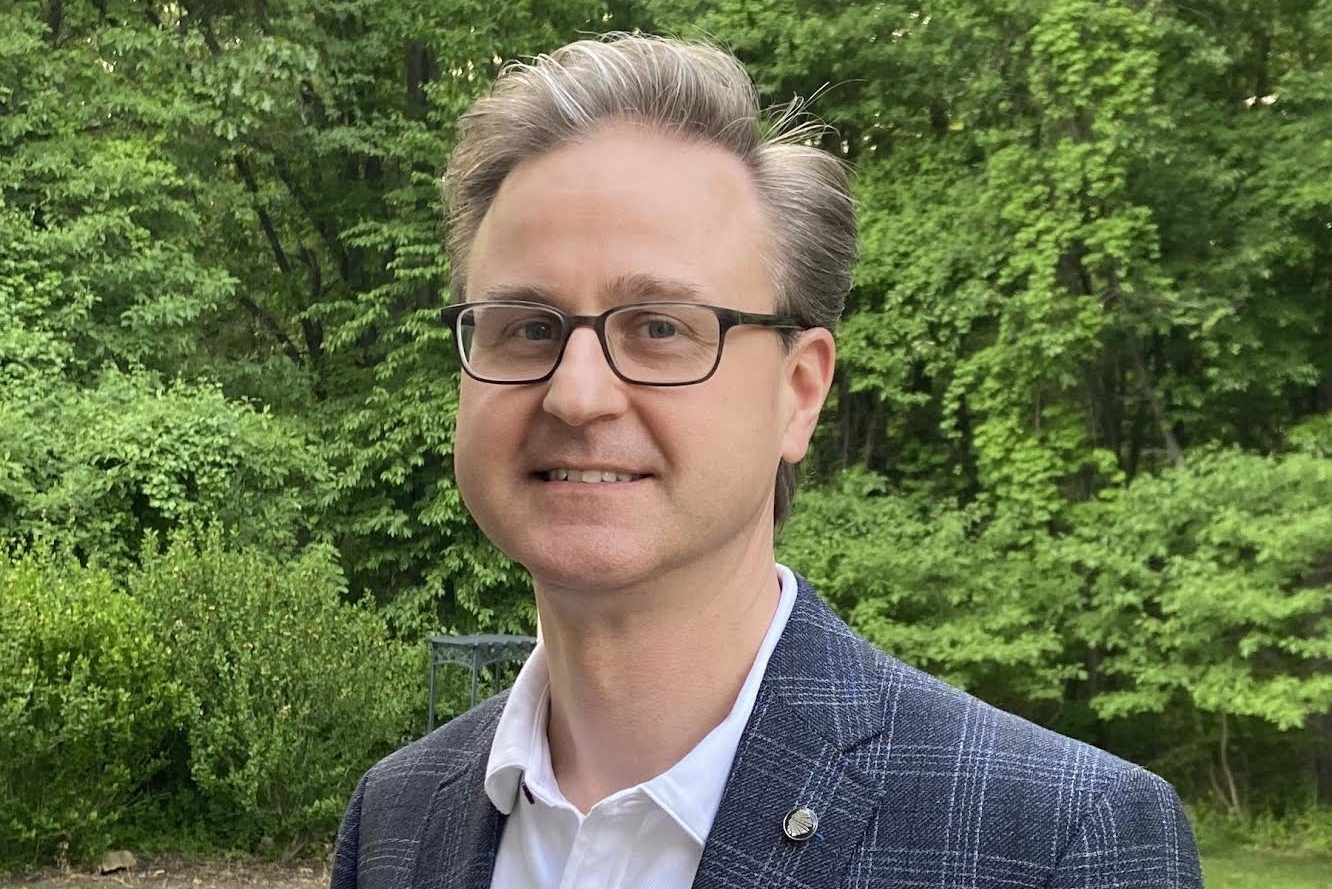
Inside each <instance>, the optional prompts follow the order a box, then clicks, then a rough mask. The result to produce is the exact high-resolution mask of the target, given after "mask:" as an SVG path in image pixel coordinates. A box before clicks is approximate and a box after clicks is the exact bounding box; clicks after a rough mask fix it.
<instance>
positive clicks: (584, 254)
mask: <svg viewBox="0 0 1332 889" xmlns="http://www.w3.org/2000/svg"><path fill="white" fill-rule="evenodd" d="M766 238H767V230H766V224H765V221H764V218H763V214H762V208H761V206H760V203H759V199H758V195H757V192H756V191H755V189H754V186H753V184H752V182H751V179H750V176H749V174H748V172H747V171H746V170H745V168H744V166H743V164H741V162H740V161H739V160H738V159H736V158H734V157H732V156H731V155H729V154H728V153H726V152H725V151H723V150H721V149H719V148H716V147H713V146H708V145H698V144H691V143H688V142H684V141H681V140H677V139H674V138H670V137H667V136H663V135H660V134H657V133H653V132H651V131H649V130H647V129H645V128H642V127H637V126H631V125H628V124H624V125H617V126H615V127H611V128H607V129H605V130H602V131H600V132H598V133H597V134H595V135H594V136H593V137H591V138H589V139H586V140H584V141H581V142H578V143H573V144H570V145H567V146H564V147H561V148H560V149H558V150H556V151H554V152H551V153H549V154H546V155H543V156H541V157H538V158H535V159H532V160H529V161H526V162H524V163H523V164H520V165H519V166H518V167H517V168H516V169H515V170H514V171H513V172H512V173H511V174H510V175H509V176H508V178H507V179H506V180H505V181H504V184H503V185H502V187H501V188H500V191H499V194H498V195H497V196H496V198H495V201H494V203H493V204H492V205H491V207H490V209H489V211H488V213H487V214H486V216H485V219H484V220H483V221H482V224H481V226H480V229H479V231H478V233H477V237H476V239H475V241H474V243H473V245H472V250H471V254H470V261H469V269H468V285H467V291H468V292H467V299H468V301H470V302H477V301H481V300H485V299H487V298H493V297H494V296H495V295H497V294H502V295H504V296H506V297H510V298H511V297H512V295H513V294H515V293H523V294H540V295H542V298H545V299H548V300H549V301H550V302H551V303H552V304H554V305H555V306H556V307H557V308H559V309H562V310H563V311H565V312H567V313H569V314H579V315H596V314H600V313H601V312H604V311H605V310H607V309H609V308H612V307H614V306H617V305H623V304H625V303H631V302H635V301H642V300H675V299H693V300H697V301H699V302H704V303H709V304H712V305H719V306H725V307H729V308H736V309H741V310H745V311H750V312H763V313H771V312H773V310H774V289H773V282H772V278H771V275H770V273H769V271H768V268H767V266H766V265H765V264H764V262H763V259H762V254H761V251H762V248H763V246H764V244H765V243H766ZM526 298H532V297H531V296H527V297H526ZM805 336H806V337H811V336H812V337H813V338H814V339H815V340H818V341H819V342H820V343H822V342H823V339H820V337H822V338H824V339H827V343H826V350H827V355H826V358H827V362H826V363H827V365H828V367H827V370H828V371H829V372H830V370H831V340H830V339H828V338H827V334H826V333H824V332H822V331H819V332H815V333H813V334H806V335H805ZM800 353H801V349H799V348H797V350H796V351H795V352H794V353H792V354H787V352H786V351H785V350H784V349H783V348H782V345H781V340H780V336H779V334H778V333H777V332H775V331H773V330H765V329H762V328H756V327H738V328H734V329H732V330H731V331H730V333H729V334H728V335H727V337H726V342H725V347H724V349H723V352H722V360H721V364H720V366H719V367H718V368H717V371H716V373H715V374H714V375H713V376H712V377H711V378H710V379H709V380H707V381H705V382H703V383H699V384H696V385H692V386H682V387H679V388H661V387H649V386H638V385H633V384H629V383H625V382H623V381H621V380H620V379H619V378H617V377H616V376H615V374H614V373H613V372H612V370H611V369H610V367H609V366H608V365H607V363H606V359H605V357H604V355H603V354H602V351H601V347H600V345H599V343H598V342H597V338H596V334H595V332H594V331H592V330H591V329H589V328H579V329H577V330H575V331H574V333H573V335H572V338H571V339H570V340H569V343H568V346H567V348H566V350H565V353H564V358H563V360H562V362H561V363H560V365H559V367H558V368H557V369H556V371H555V373H554V376H553V377H552V378H551V379H550V380H548V381H546V382H543V383H532V384H523V385H496V384H491V383H481V382H477V381H475V380H472V379H470V378H466V377H464V379H463V381H462V391H461V394H460V407H459V412H458V428H457V437H456V452H455V465H456V469H457V476H458V485H459V488H460V490H461V491H462V494H463V498H464V500H465V501H466V503H467V506H468V509H470V510H471V512H472V515H473V516H474V517H475V518H476V520H477V522H478V524H479V525H480V526H481V528H482V530H483V531H485V533H486V534H487V536H489V537H490V539H491V540H492V541H494V542H495V544H496V545H497V546H498V547H499V548H500V549H502V550H503V551H504V552H506V553H508V554H509V555H510V556H511V557H512V558H514V559H515V560H517V561H518V562H520V563H522V564H523V565H524V566H526V567H527V569H528V570H529V571H530V572H531V573H532V575H533V578H534V579H535V580H536V582H537V583H538V584H544V585H547V586H558V587H566V588H579V589H589V588H593V587H603V588H615V587H623V586H626V585H631V584H634V583H637V582H641V581H643V580H647V579H651V578H659V577H662V576H663V575H664V574H665V573H667V572H670V571H672V570H673V569H678V568H681V567H684V566H691V565H704V566H706V565H708V564H714V565H725V564H726V562H727V560H734V559H738V558H741V557H742V556H743V555H744V554H745V553H747V552H752V551H754V550H755V548H757V549H759V550H762V549H763V548H765V547H766V551H767V553H768V554H769V555H770V554H771V533H772V487H773V476H774V473H775V471H776V469H777V465H778V461H779V459H781V458H783V457H785V458H786V459H788V460H797V459H799V458H800V457H801V456H803V453H804V450H805V446H806V444H807V443H808V438H809V434H810V431H811V430H812V426H813V416H811V415H810V410H809V405H808V404H807V402H808V401H809V399H810V397H811V396H810V392H809V391H807V390H809V389H810V386H809V383H808V381H807V380H806V381H804V382H803V383H802V381H801V380H800V374H801V372H802V371H801V368H802V367H803V365H802V364H801V359H800ZM806 363H808V362H807V361H806ZM806 376H808V374H806ZM825 376H826V374H825ZM822 385H823V387H824V390H823V391H826V380H824V381H823V383H822ZM802 386H803V388H802ZM823 391H819V392H818V393H817V395H818V398H817V400H818V401H819V402H820V403H821V401H822V395H823ZM817 409H818V405H817V404H815V405H814V407H813V414H814V415H817ZM557 469H568V470H579V471H580V473H581V472H587V471H593V470H605V471H609V472H614V473H620V474H629V475H632V476H633V480H632V481H609V482H606V481H601V482H595V483H590V482H585V481H575V480H554V481H552V480H550V479H549V477H548V476H549V474H550V471H551V470H557ZM571 474H572V473H571Z"/></svg>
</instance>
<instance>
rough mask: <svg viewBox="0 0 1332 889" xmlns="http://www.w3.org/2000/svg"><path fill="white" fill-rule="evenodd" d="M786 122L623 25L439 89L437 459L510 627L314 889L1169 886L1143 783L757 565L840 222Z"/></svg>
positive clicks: (346, 829)
mask: <svg viewBox="0 0 1332 889" xmlns="http://www.w3.org/2000/svg"><path fill="white" fill-rule="evenodd" d="M788 122H789V121H788ZM782 123H783V121H778V125H779V126H780V125H781V124H782ZM803 135H806V134H802V133H800V132H796V133H795V134H794V135H791V134H786V135H782V134H780V133H779V134H777V135H765V133H764V132H763V128H762V126H761V123H760V119H759V117H758V112H757V100H756V97H755V95H754V92H753V88H752V86H751V84H750V82H749V80H748V78H747V77H746V75H745V73H744V71H743V69H742V68H741V67H740V66H739V64H738V63H737V62H736V61H735V60H734V59H733V58H731V57H730V56H729V55H727V54H726V53H724V52H722V51H720V50H717V49H715V48H712V47H707V46H699V45H691V44H685V43H679V42H674V41H665V40H658V39H652V38H644V37H624V36H621V37H616V38H612V39H608V40H605V41H583V42H579V43H575V44H572V45H570V46H567V47H565V48H564V49H561V50H559V51H558V52H556V53H555V54H554V55H553V56H550V57H543V58H541V59H539V60H538V61H537V62H536V63H535V64H533V65H528V66H518V67H515V68H512V69H510V70H509V71H508V72H507V73H506V74H505V75H504V76H502V77H501V78H500V80H499V81H498V83H497V84H496V86H495V88H494V91H493V92H492V93H491V95H489V96H488V97H486V98H484V99H482V100H480V101H479V102H478V103H477V104H476V106H475V107H474V108H473V109H472V110H471V111H470V112H469V113H468V115H467V116H466V117H465V118H464V119H463V121H462V129H461V137H460V142H459V145H458V148H457V150H456V152H455V153H454V155H453V157H452V159H451V161H450V164H449V169H448V173H447V176H446V192H447V195H448V199H449V202H450V208H451V230H450V243H449V247H450V252H451V256H452V262H453V266H452V267H453V274H454V279H453V290H454V302H453V304H452V305H451V306H450V307H449V308H448V309H447V310H445V319H446V321H447V322H448V323H449V325H450V326H451V327H452V329H453V331H454V334H455V339H456V340H457V343H458V346H459V350H460V355H461V357H462V360H463V364H464V368H465V370H466V376H465V377H464V379H463V381H462V391H461V393H460V403H459V411H458V425H457V436H456V454H455V464H456V469H457V478H458V485H459V488H460V490H461V492H462V494H463V497H464V499H465V500H466V503H467V506H468V508H469V509H470V511H471V513H472V515H473V516H474V517H475V518H476V520H477V522H478V524H479V525H480V527H481V528H482V529H483V530H484V531H485V533H486V534H487V535H488V536H489V537H490V539H491V540H493V541H494V542H495V544H496V545H497V546H499V547H500V549H502V550H503V551H504V552H506V553H507V554H509V555H510V556H511V557H513V558H514V559H515V560H517V561H518V562H520V563H521V564H522V565H524V566H525V567H526V568H527V570H528V571H529V572H531V575H532V581H533V587H534V589H535V594H536V602H537V608H538V612H539V614H540V617H541V626H542V635H543V641H542V642H541V644H539V645H538V646H537V649H536V651H534V652H533V654H532V656H531V658H530V659H529V660H528V662H527V663H526V664H525V665H524V667H523V669H522V672H521V673H520V675H519V677H518V680H517V682H516V683H515V685H514V687H513V689H512V690H511V691H510V692H509V693H508V694H501V695H499V696H497V697H495V698H493V699H492V700H490V701H488V702H486V703H484V704H482V705H480V706H479V707H477V708H475V709H473V710H472V711H470V712H469V713H466V714H464V715H463V716H460V717H458V718H457V719H455V720H453V721H452V722H451V723H449V724H448V725H446V726H444V727H443V728H441V729H439V730H438V731H436V732H434V733H433V734H431V735H430V736H428V737H426V738H423V739H421V740H420V741H418V742H416V743H414V744H412V745H410V746H408V747H406V748H404V749H403V750H400V751H398V752H397V753H395V754H394V755H392V756H390V757H388V758H387V759H385V760H384V761H382V762H380V763H379V764H378V765H376V766H375V767H374V768H372V769H371V770H370V772H369V773H367V775H366V776H365V777H364V778H363V779H362V780H361V782H360V784H359V786H358V787H357V789H356V792H355V794H354V796H353V797H352V800H351V803H350V806H349V807H348V810H347V814H346V816H345V818H344V821H343V826H342V830H341V832H340V834H339V838H338V848H337V854H336V859H335V865H334V871H333V884H334V886H335V887H337V889H351V887H353V886H360V887H363V889H378V887H407V886H422V887H425V886H432V887H436V886H437V887H454V886H459V887H476V889H483V887H488V886H494V887H503V889H509V887H515V889H519V887H524V889H525V887H552V889H553V887H557V886H558V887H584V886H597V887H613V886H626V887H662V889H664V887H681V889H683V887H687V886H691V885H692V886H698V887H742V886H746V887H747V886H752V887H765V889H766V887H773V886H791V887H796V886H801V887H814V886H818V887H822V886H830V887H831V886H837V887H842V886H846V887H852V886H855V887H870V886H873V887H890V886H901V887H907V886H913V887H914V886H938V887H1000V886H1002V887H1100V886H1107V887H1108V886H1117V887H1143V889H1146V887H1194V886H1200V885H1201V880H1200V877H1199V873H1198V863H1197V856H1196V852H1195V849H1194V845H1193V840H1192V837H1191V834H1190V831H1189V828H1188V824H1187V822H1186V821H1185V817H1184V813H1183V811H1182V810H1181V808H1180V806H1179V802H1178V800H1177V798H1176V796H1175V794H1174V792H1173V791H1172V790H1171V789H1170V787H1169V786H1168V785H1167V784H1165V783H1164V782H1163V781H1161V780H1160V779H1159V778H1157V777H1155V776H1153V775H1151V774H1150V773H1148V772H1145V771H1143V770H1142V769H1139V768H1137V767H1136V766H1133V765H1131V764H1129V763H1126V762H1123V761H1121V760H1119V759H1116V758H1114V757H1112V756H1110V755H1109V754H1106V753H1102V752H1101V751H1098V750H1095V749H1094V748H1091V747H1088V746H1086V745H1083V744H1080V743H1078V742H1075V741H1071V740H1068V739H1065V738H1062V737H1059V736H1057V735H1054V734H1052V733H1050V732H1048V731H1045V730H1043V729H1040V728H1038V727H1036V726H1034V725H1031V724H1030V723H1027V722H1024V721H1023V720H1021V719H1018V718H1016V717H1014V716H1011V715H1009V714H1006V713H1002V712H1000V711H997V710H995V709H993V708H991V707H989V706H987V705H985V704H983V703H981V702H980V701H978V700H976V699H974V698H972V697H970V696H968V695H965V694H963V693H961V692H959V691H957V690H954V689H952V688H950V687H948V686H947V685H944V684H943V683H941V682H939V681H937V680H935V679H933V678H931V677H929V676H926V675H924V674H922V673H920V672H918V671H916V670H913V669H911V668H909V667H907V666H905V665H903V664H901V663H899V662H898V661H895V660H893V659H892V658H891V657H889V656H887V655H885V654H883V653H881V652H879V651H877V650H875V649H874V648H872V647H871V646H869V645H868V644H867V643H865V642H864V641H862V640H860V639H859V638H858V637H856V636H855V635H854V634H853V633H852V632H851V631H850V630H849V629H848V628H847V627H846V626H845V625H844V624H843V623H842V622H841V621H840V620H838V619H837V618H836V617H835V616H834V615H833V614H832V612H831V611H829V610H828V609H827V608H826V607H825V606H824V605H822V604H821V603H820V601H819V599H818V598H817V596H816V595H815V593H814V591H813V590H811V589H810V588H809V586H808V585H807V584H806V583H805V582H804V581H803V580H802V579H801V578H799V577H797V576H795V575H794V574H792V572H790V571H789V570H787V569H786V568H785V567H783V566H780V565H775V564H774V561H773V528H774V525H775V523H776V522H777V521H780V520H781V519H782V518H783V517H784V516H785V513H786V511H787V509H788V508H789V506H790V499H791V495H792V491H793V474H792V467H793V465H794V464H795V463H796V462H797V461H799V460H800V459H801V457H802V456H803V455H804V453H805V450H806V448H807V446H808V444H809V440H810V436H811V434H812V432H813V429H814V426H815V422H816V420H817V418H818V414H819V410H820V408H821V406H822V404H823V400H824V397H825V395H826V394H827V391H828V388H829V385H830V382H831V379H832V374H833V362H834V341H833V336H832V332H831V331H832V329H833V327H834V326H835V324H836V321H837V318H838V316H839V315H840V313H841V309H842V304H843V301H844V299H845V295H846V292H847V290H848V288H849V282H850V272H851V265H852V263H853V260H854V254H855V222H854V215H853V212H852V207H851V199H850V197H849V193H848V188H847V182H846V177H845V174H844V172H843V169H842V167H841V166H840V164H839V163H838V162H837V161H836V160H834V159H833V158H831V157H829V156H827V155H825V154H823V153H822V152H819V151H818V150H816V149H813V148H810V147H808V146H806V145H804V144H803V143H802V141H801V137H802V136H803ZM774 477H775V478H776V483H775V484H774Z"/></svg>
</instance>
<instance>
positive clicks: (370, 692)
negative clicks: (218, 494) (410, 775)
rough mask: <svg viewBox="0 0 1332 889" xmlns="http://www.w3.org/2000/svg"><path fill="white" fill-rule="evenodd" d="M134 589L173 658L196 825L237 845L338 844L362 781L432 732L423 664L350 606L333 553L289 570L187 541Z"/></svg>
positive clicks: (315, 553) (320, 551) (310, 554)
mask: <svg viewBox="0 0 1332 889" xmlns="http://www.w3.org/2000/svg"><path fill="white" fill-rule="evenodd" d="M130 587H131V589H132V590H133V592H134V594H135V596H136V597H137V598H138V599H139V600H140V601H141V602H142V603H143V604H144V606H145V607H146V608H147V609H148V610H149V611H151V612H152V613H153V615H154V617H155V619H156V620H158V621H159V622H160V623H161V625H162V627H163V628H164V632H165V635H166V637H167V640H168V643H169V645H170V646H171V649H172V651H173V654H174V666H175V670H176V675H177V676H178V677H179V679H180V681H181V683H182V684H183V686H184V695H185V698H186V700H187V702H188V716H187V717H186V720H185V724H184V732H185V734H186V739H185V740H186V743H185V744H184V745H182V748H181V749H183V750H184V751H186V753H185V755H186V756H187V757H188V773H189V775H190V777H191V779H192V781H193V783H194V785H195V788H196V790H197V793H198V802H197V806H198V807H199V808H198V810H197V811H196V812H195V813H194V814H195V815H196V816H197V817H198V818H199V819H200V820H201V821H202V822H204V823H205V824H206V825H207V826H208V828H209V829H210V830H211V831H212V832H213V833H214V834H215V836H216V837H217V838H218V839H219V840H220V841H222V842H224V843H229V844H243V845H249V844H251V843H253V842H254V841H255V840H257V839H258V838H259V837H261V836H265V835H267V836H272V837H274V838H277V839H281V840H285V841H289V842H292V843H293V844H297V845H298V844H300V843H302V842H303V841H305V840H307V839H310V838H312V837H316V836H320V835H321V834H325V833H328V832H331V831H332V830H333V829H335V827H336V825H337V821H338V818H339V816H340V815H341V814H342V811H343V808H344V806H345V805H346V802H347V799H348V797H349V796H350V794H351V791H352V788H353V787H354V786H355V783H356V779H357V778H358V777H359V776H360V774H361V772H362V771H364V770H365V769H366V768H367V767H368V766H369V765H370V764H371V763H373V762H374V760H375V759H376V758H378V757H379V756H381V755H383V754H384V753H386V752H388V751H390V750H392V749H394V748H396V747H397V746H399V745H401V744H402V743H403V742H404V741H405V740H406V739H407V738H408V737H409V736H410V735H411V734H412V729H413V728H414V727H416V723H417V722H424V713H423V704H424V700H425V689H424V684H423V682H422V676H423V671H422V669H421V659H422V653H421V651H420V650H418V649H417V648H416V647H415V646H411V647H408V646H404V645H402V644H399V643H396V642H392V641H389V639H388V633H387V631H386V628H385V626H384V623H383V621H382V619H381V618H380V617H379V616H378V615H376V614H375V613H373V612H372V611H371V610H370V609H369V608H367V607H363V606H349V605H346V604H344V602H343V601H342V594H343V587H344V581H343V577H342V574H341V572H340V570H339V568H338V566H337V563H336V560H335V557H334V556H333V554H332V553H331V551H330V550H328V549H326V548H313V549H310V550H308V551H306V552H305V553H304V554H303V555H302V556H301V557H300V558H299V559H297V560H294V561H281V560H278V559H277V558H275V557H273V556H271V555H269V554H266V553H261V552H258V551H256V550H254V549H250V548H244V549H236V548H231V547H228V546H227V545H226V544H225V543H224V541H223V540H222V538H221V535H220V534H219V533H217V532H209V533H206V534H202V535H191V536H180V537H178V538H177V539H176V540H175V541H174V542H173V543H172V545H171V546H170V547H169V548H168V549H167V550H166V551H165V552H164V553H158V552H154V551H153V550H152V549H151V548H150V549H149V550H148V551H146V552H145V553H144V556H143V561H142V567H141V568H140V569H139V570H138V571H136V572H135V573H134V574H132V575H131V578H130ZM178 796H179V794H178Z"/></svg>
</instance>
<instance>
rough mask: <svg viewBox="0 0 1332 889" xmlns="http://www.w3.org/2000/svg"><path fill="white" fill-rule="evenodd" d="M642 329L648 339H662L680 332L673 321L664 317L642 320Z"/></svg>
mask: <svg viewBox="0 0 1332 889" xmlns="http://www.w3.org/2000/svg"><path fill="white" fill-rule="evenodd" d="M643 331H644V332H645V333H646V334H647V335H648V338H649V339H654V340H664V339H669V338H670V337H673V336H676V335H678V334H679V333H680V328H679V327H678V326H677V325H676V323H675V322H674V321H670V320H667V319H666V318H653V319H651V320H649V321H646V322H644V324H643Z"/></svg>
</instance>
